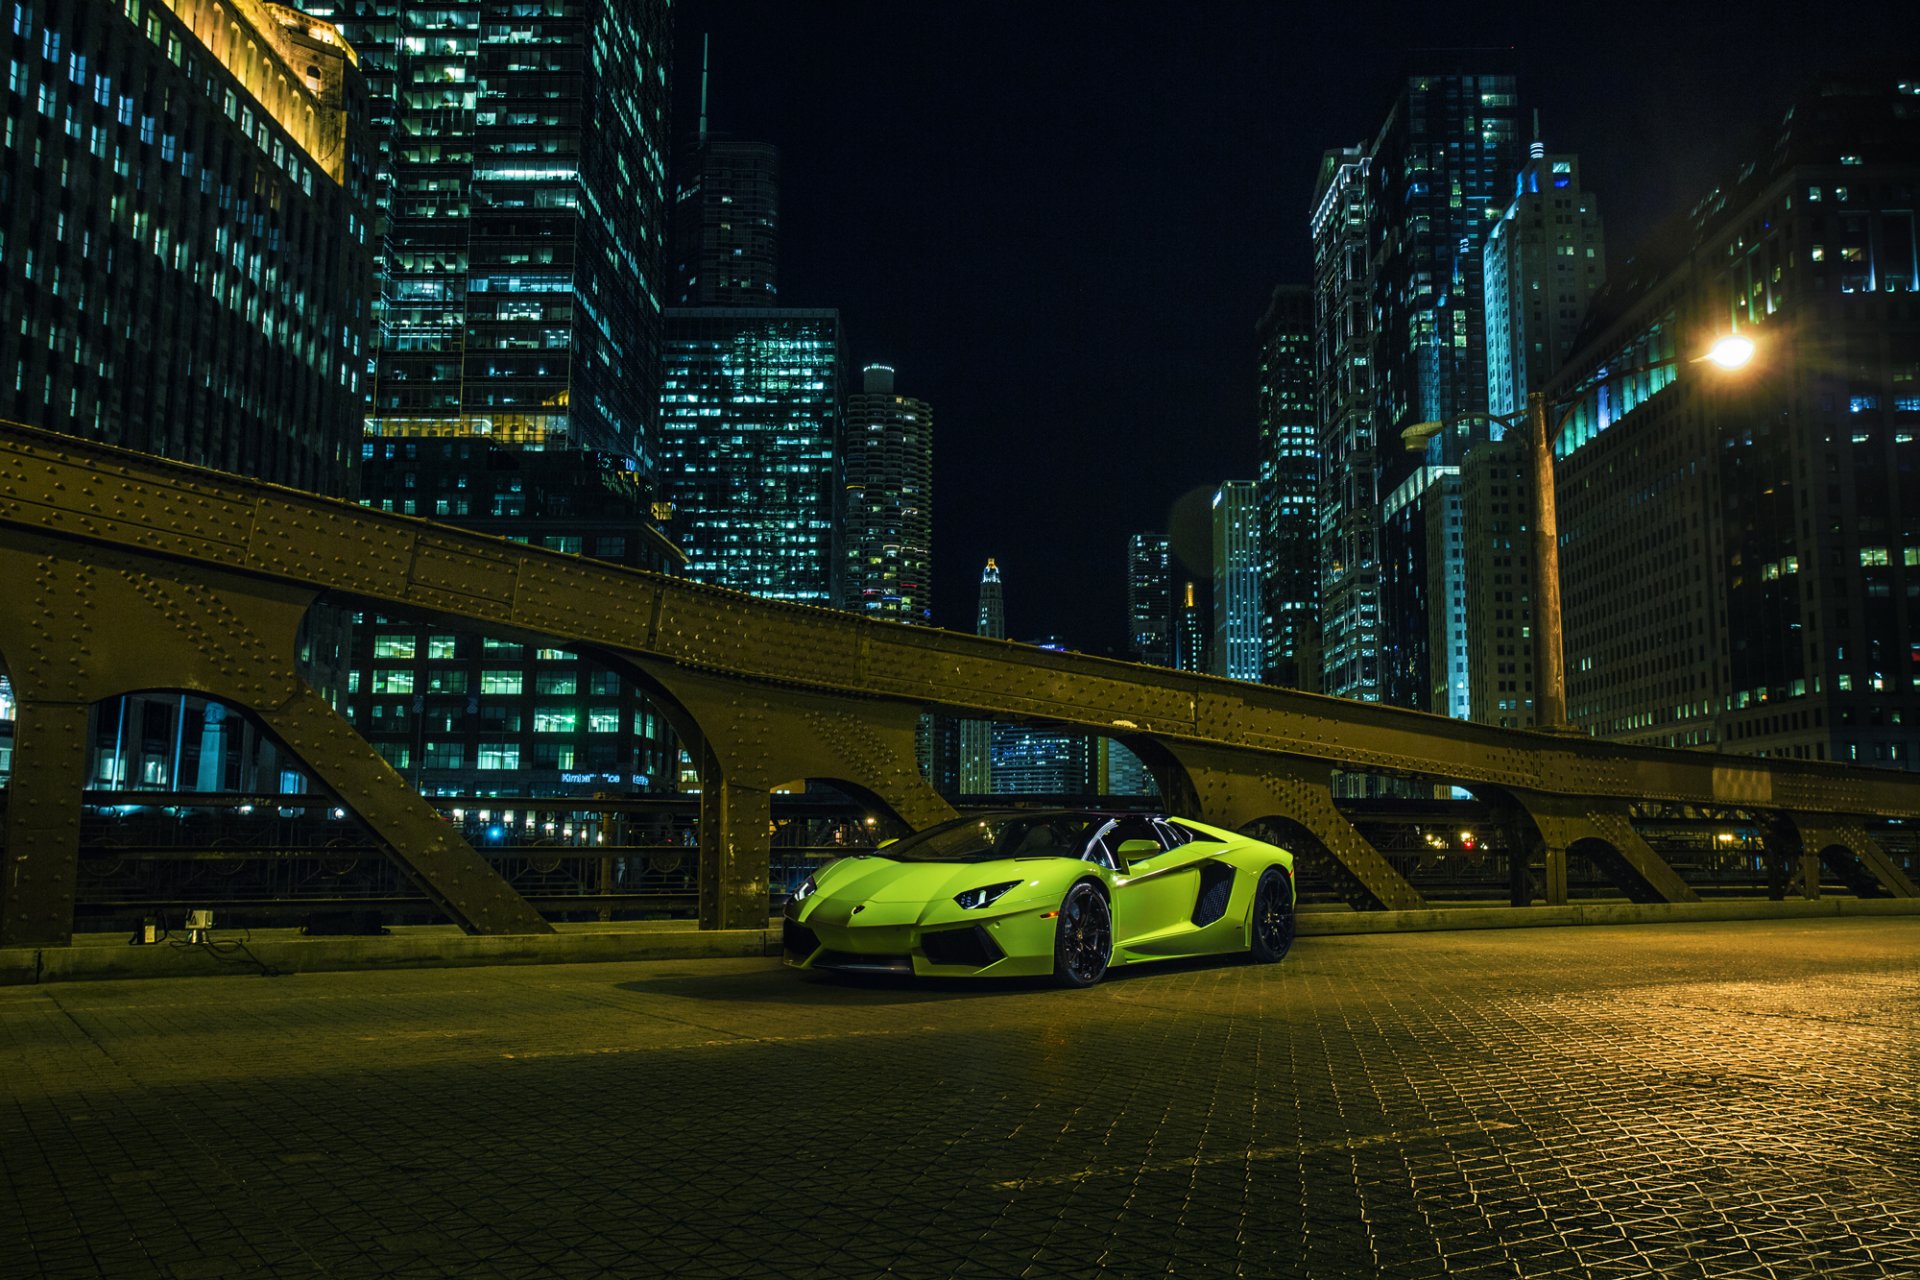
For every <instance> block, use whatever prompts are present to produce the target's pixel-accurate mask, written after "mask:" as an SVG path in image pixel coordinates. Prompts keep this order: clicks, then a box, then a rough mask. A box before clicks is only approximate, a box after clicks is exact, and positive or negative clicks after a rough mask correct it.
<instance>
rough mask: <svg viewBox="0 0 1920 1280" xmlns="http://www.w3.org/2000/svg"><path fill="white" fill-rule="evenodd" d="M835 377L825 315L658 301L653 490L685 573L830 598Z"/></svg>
mask: <svg viewBox="0 0 1920 1280" xmlns="http://www.w3.org/2000/svg"><path fill="white" fill-rule="evenodd" d="M840 379H841V353H840V313H839V312H837V311H833V310H807V309H802V308H782V309H774V308H763V307H690V308H684V309H683V308H672V309H669V310H668V312H667V350H666V369H665V374H664V376H663V378H662V383H661V422H660V471H659V476H660V493H661V495H662V496H663V497H664V498H666V499H667V500H668V501H669V502H671V503H672V505H673V516H672V521H671V523H670V524H669V526H668V528H667V533H668V536H669V537H671V538H672V539H673V541H674V542H675V543H676V544H678V545H679V546H680V548H681V549H682V550H683V551H685V552H686V555H687V572H688V574H689V575H690V576H692V577H694V578H696V579H698V580H699V581H702V582H710V583H713V584H715V585H716V586H723V587H732V588H734V589H736V590H739V591H749V592H752V593H753V594H754V595H757V596H763V597H765V598H767V599H770V600H788V601H793V602H795V603H798V604H815V605H822V606H826V607H829V608H831V607H834V606H835V605H837V604H839V602H840V601H841V599H842V596H841V587H840V577H841V570H842V565H843V562H844V558H845V552H844V549H843V548H844V544H843V542H842V541H841V530H842V516H843V512H844V507H843V505H842V501H841V498H842V482H843V477H844V470H843V464H842V453H841V450H842V446H843V431H842V415H841V394H840Z"/></svg>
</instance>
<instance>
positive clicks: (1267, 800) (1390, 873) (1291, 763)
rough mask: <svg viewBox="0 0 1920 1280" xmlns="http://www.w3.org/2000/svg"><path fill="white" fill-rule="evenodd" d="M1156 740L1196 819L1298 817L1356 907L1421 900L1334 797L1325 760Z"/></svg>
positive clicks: (1231, 824)
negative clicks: (1180, 778) (1178, 772)
mask: <svg viewBox="0 0 1920 1280" xmlns="http://www.w3.org/2000/svg"><path fill="white" fill-rule="evenodd" d="M1161 746H1162V748H1164V750H1165V751H1166V752H1167V753H1168V754H1169V755H1171V756H1172V757H1173V759H1174V761H1175V762H1176V763H1178V764H1179V766H1180V768H1181V769H1182V770H1183V771H1184V772H1185V774H1186V779H1185V785H1184V789H1185V790H1186V792H1187V793H1188V794H1190V795H1191V796H1192V797H1193V800H1194V804H1195V807H1196V808H1197V809H1198V813H1197V815H1196V816H1197V817H1198V818H1199V819H1200V821H1202V822H1205V823H1208V824H1209V825H1212V826H1216V827H1226V828H1229V829H1231V830H1236V831H1237V830H1240V829H1242V828H1244V827H1246V826H1248V825H1250V824H1252V823H1255V822H1258V821H1260V820H1261V819H1263V818H1273V817H1279V818H1283V819H1285V820H1287V821H1289V822H1293V823H1297V824H1298V825H1300V826H1302V827H1304V828H1306V830H1307V831H1308V832H1310V833H1311V834H1312V835H1313V837H1314V839H1316V840H1318V841H1319V842H1320V844H1321V846H1322V847H1323V848H1324V849H1325V850H1326V851H1327V853H1328V854H1329V855H1331V857H1332V858H1333V860H1334V863H1335V864H1336V868H1337V872H1338V875H1339V878H1340V879H1342V880H1344V881H1345V885H1344V888H1345V891H1346V898H1347V901H1348V902H1350V903H1351V904H1352V905H1353V906H1354V907H1355V908H1357V909H1359V910H1372V911H1378V910H1382V909H1384V910H1388V911H1412V910H1418V909H1420V908H1422V907H1425V906H1426V905H1427V903H1426V899H1425V898H1423V897H1421V896H1420V892H1419V890H1417V889H1415V888H1414V887H1413V886H1412V885H1411V884H1408V883H1407V880H1406V877H1405V876H1402V875H1401V874H1400V873H1399V872H1398V871H1396V870H1394V868H1393V864H1392V863H1390V862H1388V861H1387V860H1386V858H1384V857H1382V856H1381V854H1380V851H1379V850H1377V849H1375V848H1374V847H1373V846H1372V845H1371V844H1369V843H1367V838H1366V837H1365V836H1363V835H1361V834H1360V832H1359V830H1358V829H1357V828H1355V827H1354V825H1353V824H1352V823H1351V822H1349V821H1347V817H1346V815H1345V814H1343V813H1341V812H1340V810H1339V808H1338V807H1337V806H1336V805H1335V804H1334V803H1333V786H1332V782H1333V767H1332V766H1331V765H1327V764H1321V763H1319V762H1317V761H1310V760H1295V759H1290V758H1283V757H1276V756H1268V755H1253V754H1246V753H1239V752H1233V751H1225V750H1220V749H1218V748H1213V747H1201V746H1195V745H1193V744H1191V743H1186V742H1173V741H1168V742H1162V743H1161ZM1163 785H1164V784H1163Z"/></svg>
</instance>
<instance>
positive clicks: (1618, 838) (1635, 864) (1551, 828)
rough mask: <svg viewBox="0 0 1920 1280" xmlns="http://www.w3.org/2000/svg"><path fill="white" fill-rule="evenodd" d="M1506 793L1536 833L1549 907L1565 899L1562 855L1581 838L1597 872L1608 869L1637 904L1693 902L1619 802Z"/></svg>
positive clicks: (1564, 857)
mask: <svg viewBox="0 0 1920 1280" xmlns="http://www.w3.org/2000/svg"><path fill="white" fill-rule="evenodd" d="M1509 794H1511V795H1512V797H1513V799H1514V800H1515V801H1516V802H1517V803H1518V804H1519V805H1520V806H1521V808H1522V809H1524V810H1525V811H1526V814H1527V816H1528V817H1529V818H1530V819H1532V821H1533V826H1534V830H1535V831H1536V832H1537V833H1538V835H1539V844H1538V846H1537V847H1538V848H1539V849H1540V852H1541V854H1542V857H1543V860H1544V863H1545V866H1546V877H1547V893H1546V900H1547V903H1548V905H1550V906H1561V905H1563V904H1565V902H1566V901H1567V853H1568V851H1569V850H1571V849H1573V848H1574V847H1575V846H1576V845H1580V844H1581V843H1582V842H1585V841H1592V842H1594V844H1592V845H1590V846H1589V847H1590V848H1591V849H1592V850H1593V851H1594V853H1595V855H1596V858H1597V860H1598V862H1599V863H1600V865H1601V869H1602V870H1603V871H1607V872H1610V873H1611V874H1612V875H1613V876H1614V878H1615V880H1616V881H1617V882H1618V883H1619V885H1620V888H1621V889H1622V890H1623V891H1624V892H1625V893H1626V895H1627V896H1628V897H1630V898H1632V899H1634V900H1635V901H1640V902H1698V901H1699V900H1700V895H1699V894H1697V893H1695V892H1694V891H1693V889H1692V888H1691V887H1690V886H1689V885H1688V884H1687V882H1686V881H1685V880H1683V879H1681V878H1680V873H1679V872H1677V871H1675V870H1674V869H1673V867H1672V866H1671V865H1669V864H1668V862H1667V860H1666V859H1665V858H1663V857H1661V856H1660V855H1659V854H1658V853H1656V852H1654V849H1653V846H1652V845H1650V844H1648V843H1647V842H1646V839H1645V837H1643V836H1642V835H1641V834H1640V833H1639V832H1638V831H1636V830H1635V829H1634V826H1633V817H1632V814H1631V813H1630V812H1629V810H1628V806H1627V804H1626V803H1625V802H1624V801H1594V800H1591V799H1581V798H1579V797H1565V796H1549V795H1544V794H1542V793H1540V792H1537V791H1525V790H1519V789H1511V790H1510V791H1509Z"/></svg>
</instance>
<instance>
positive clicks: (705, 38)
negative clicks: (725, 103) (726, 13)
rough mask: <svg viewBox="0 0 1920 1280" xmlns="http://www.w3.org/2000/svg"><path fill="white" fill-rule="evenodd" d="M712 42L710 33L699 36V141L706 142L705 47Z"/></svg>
mask: <svg viewBox="0 0 1920 1280" xmlns="http://www.w3.org/2000/svg"><path fill="white" fill-rule="evenodd" d="M712 41H713V33H712V32H711V31H708V32H703V33H701V36H700V141H702V142H705V141H706V140H707V47H708V45H709V44H711V43H712Z"/></svg>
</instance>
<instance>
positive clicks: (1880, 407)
mask: <svg viewBox="0 0 1920 1280" xmlns="http://www.w3.org/2000/svg"><path fill="white" fill-rule="evenodd" d="M1917 92H1920V82H1916V81H1915V80H1913V79H1912V78H1909V79H1908V80H1906V81H1904V82H1899V81H1895V80H1894V79H1893V78H1892V77H1890V76H1889V77H1887V78H1886V79H1884V80H1881V79H1873V80H1857V81H1848V82H1830V83H1824V84H1820V85H1817V86H1815V87H1814V88H1812V89H1811V90H1809V91H1808V92H1805V93H1803V94H1801V95H1800V96H1799V97H1798V99H1797V100H1796V101H1795V103H1794V105H1793V108H1792V110H1791V112H1790V113H1789V114H1788V117H1787V119H1786V120H1785V121H1784V122H1783V123H1782V125H1781V127H1780V130H1779V132H1778V134H1777V136H1776V138H1775V139H1774V140H1773V144H1772V145H1771V146H1769V147H1767V148H1765V149H1763V150H1762V151H1760V152H1759V154H1758V155H1756V156H1755V157H1754V158H1753V159H1752V161H1751V162H1750V163H1748V164H1746V165H1744V166H1742V167H1741V168H1740V169H1739V170H1738V171H1736V172H1735V173H1734V174H1731V175H1729V176H1728V177H1727V178H1726V179H1725V180H1724V181H1722V182H1721V183H1719V184H1718V185H1717V186H1715V187H1714V188H1713V189H1712V191H1711V193H1710V195H1709V197H1708V198H1706V199H1703V200H1702V201H1701V202H1700V203H1699V204H1698V205H1696V206H1695V207H1694V208H1693V209H1692V210H1691V211H1690V212H1689V213H1687V214H1685V215H1682V216H1680V217H1679V218H1677V219H1676V220H1675V223H1674V224H1673V225H1671V226H1669V227H1667V228H1666V229H1665V231H1664V233H1663V234H1661V235H1660V236H1658V237H1657V238H1656V239H1654V240H1652V241H1650V242H1649V244H1648V245H1647V246H1646V248H1645V249H1644V250H1643V251H1642V252H1641V253H1640V254H1639V255H1637V256H1636V257H1635V258H1633V259H1632V260H1630V265H1629V266H1628V267H1627V268H1626V269H1619V268H1616V270H1615V273H1614V276H1613V278H1612V280H1610V281H1609V283H1608V285H1607V287H1606V288H1605V289H1603V290H1602V291H1601V293H1600V294H1599V295H1598V296H1597V297H1596V298H1595V299H1594V303H1593V306H1592V308H1591V310H1590V313H1589V316H1588V321H1587V325H1586V328H1585V329H1584V331H1583V333H1582V335H1581V337H1580V339H1579V341H1578V343H1577V344H1576V349H1575V351H1574V352H1573V354H1572V355H1570V356H1569V357H1568V359H1567V360H1566V361H1565V362H1564V363H1563V364H1562V366H1561V369H1560V372H1559V373H1558V374H1556V375H1555V376H1554V377H1553V378H1552V379H1551V380H1550V381H1549V383H1548V385H1547V387H1546V391H1547V393H1548V395H1549V398H1550V399H1551V400H1552V401H1554V402H1556V403H1557V402H1565V401H1570V402H1571V405H1572V407H1571V411H1570V414H1569V416H1568V419H1567V423H1566V427H1565V429H1564V431H1563V432H1562V434H1561V436H1560V438H1559V441H1558V443H1557V445H1556V447H1555V454H1556V457H1557V462H1556V464H1555V467H1554V474H1555V490H1556V494H1557V506H1558V511H1559V523H1560V545H1561V548H1562V550H1561V558H1560V577H1561V583H1562V599H1563V601H1564V608H1565V645H1564V651H1565V656H1566V673H1567V712H1568V716H1569V718H1570V719H1571V720H1572V721H1573V722H1574V723H1575V724H1577V725H1580V726H1582V727H1584V728H1586V729H1587V730H1588V731H1589V732H1591V733H1594V734H1596V735H1599V736H1602V737H1607V738H1612V739H1616V740H1620V741H1627V742H1641V743H1649V744H1657V745H1664V746H1683V747H1684V746H1712V747H1717V748H1719V749H1721V750H1725V751H1733V752H1749V753H1754V754H1763V755H1773V756H1790V757H1795V758H1800V759H1838V760H1844V761H1849V762H1859V763H1863V764H1877V765H1883V766H1887V767H1892V768H1902V769H1911V768H1913V767H1914V766H1915V755H1916V752H1917V751H1920V664H1916V662H1915V661H1914V658H1915V655H1916V654H1920V609H1916V606H1915V603H1914V602H1915V600H1916V599H1920V520H1916V517H1915V514H1914V513H1915V512H1920V480H1916V476H1920V308H1917V307H1916V305H1915V299H1916V296H1917V295H1920V259H1917V258H1916V253H1915V247H1914V246H1915V236H1916V232H1917V231H1920V225H1917V224H1916V215H1915V209H1914V202H1913V198H1912V197H1913V194H1914V193H1915V192H1916V191H1920V96H1916V94H1917ZM1729 330H1732V331H1735V332H1738V333H1741V334H1743V335H1746V336H1750V337H1752V338H1753V339H1754V340H1755V341H1756V343H1757V344H1758V348H1759V354H1758V355H1757V356H1756V357H1755V360H1754V363H1753V365H1752V366H1751V367H1750V368H1748V369H1747V370H1744V371H1742V372H1741V373H1739V374H1733V375H1722V374H1719V373H1717V372H1716V371H1715V370H1713V369H1712V368H1711V367H1710V366H1704V365H1700V364H1695V363H1693V362H1692V360H1691V357H1694V356H1697V355H1699V354H1700V353H1701V352H1702V351H1703V350H1704V349H1705V348H1706V347H1707V346H1708V345H1709V344H1710V343H1711V342H1712V340H1713V339H1714V338H1715V337H1717V336H1721V335H1725V334H1726V333H1728V332H1729ZM1674 357H1678V358H1679V363H1678V364H1676V365H1669V366H1667V367H1663V368H1660V369H1655V370H1652V371H1651V372H1647V373H1640V374H1632V373H1627V374H1624V375H1623V374H1622V373H1620V372H1619V371H1622V370H1631V369H1633V368H1636V367H1645V366H1647V365H1650V364H1654V363H1657V362H1661V361H1664V360H1666V359H1669V358H1674ZM1608 372H1613V373H1614V376H1613V377H1612V378H1611V379H1610V380H1608V381H1606V382H1605V383H1604V384H1602V385H1597V386H1595V385H1591V384H1593V383H1594V382H1595V380H1596V379H1597V378H1599V377H1600V376H1601V375H1603V374H1605V373H1608Z"/></svg>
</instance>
